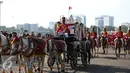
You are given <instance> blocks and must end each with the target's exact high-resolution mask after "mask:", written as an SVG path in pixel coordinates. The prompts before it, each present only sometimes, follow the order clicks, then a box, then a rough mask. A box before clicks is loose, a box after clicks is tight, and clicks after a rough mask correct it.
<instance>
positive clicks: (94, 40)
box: [91, 38, 98, 57]
mask: <svg viewBox="0 0 130 73" xmlns="http://www.w3.org/2000/svg"><path fill="white" fill-rule="evenodd" d="M96 46H97V40H96V39H95V38H91V48H92V50H91V51H92V56H94V57H95V56H98V55H97V49H96Z"/></svg>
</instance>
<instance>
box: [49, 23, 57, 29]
mask: <svg viewBox="0 0 130 73" xmlns="http://www.w3.org/2000/svg"><path fill="white" fill-rule="evenodd" d="M55 23H56V22H53V21H51V22H49V28H50V29H54V26H55Z"/></svg>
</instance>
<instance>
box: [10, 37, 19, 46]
mask: <svg viewBox="0 0 130 73" xmlns="http://www.w3.org/2000/svg"><path fill="white" fill-rule="evenodd" d="M18 40H19V38H18V36H16V35H15V36H13V38H12V41H11V43H12V44H13V43H16V42H18Z"/></svg>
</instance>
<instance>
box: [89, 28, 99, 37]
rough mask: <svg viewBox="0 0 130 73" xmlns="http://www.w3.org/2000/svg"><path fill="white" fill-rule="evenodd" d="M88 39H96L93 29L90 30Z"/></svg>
mask: <svg viewBox="0 0 130 73" xmlns="http://www.w3.org/2000/svg"><path fill="white" fill-rule="evenodd" d="M90 38H91V39H94V40H96V38H97V32H95V30H94V27H93V29H92V32H91V33H90Z"/></svg>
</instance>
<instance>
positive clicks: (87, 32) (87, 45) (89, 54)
mask: <svg viewBox="0 0 130 73" xmlns="http://www.w3.org/2000/svg"><path fill="white" fill-rule="evenodd" d="M86 40H88V41H87V44H86V48H87V53H88V63H89V64H90V60H91V40H90V32H89V28H86Z"/></svg>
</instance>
